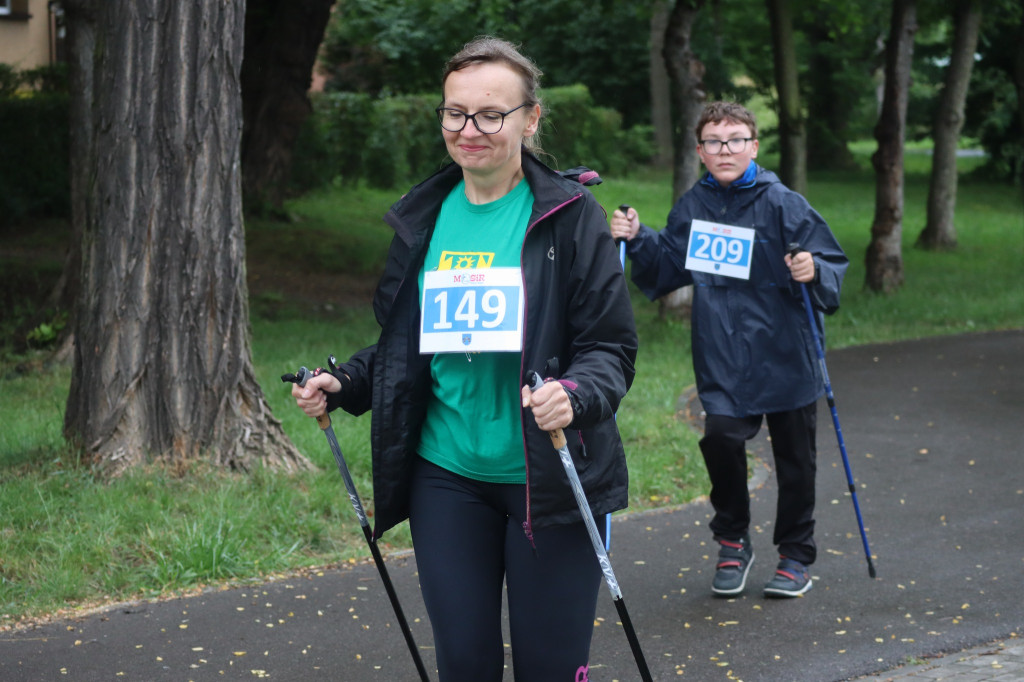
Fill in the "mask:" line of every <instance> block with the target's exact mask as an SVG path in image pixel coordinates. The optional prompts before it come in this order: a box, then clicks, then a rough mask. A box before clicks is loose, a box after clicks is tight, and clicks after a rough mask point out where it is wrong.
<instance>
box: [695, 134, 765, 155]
mask: <svg viewBox="0 0 1024 682" xmlns="http://www.w3.org/2000/svg"><path fill="white" fill-rule="evenodd" d="M753 139H754V138H752V137H734V138H732V139H731V140H724V141H723V140H701V141H700V146H701V148H702V149H703V150H704V151H705V152H707V153H708V154H711V155H712V156H714V155H716V154H721V153H722V147H725V148H726V149H728V150H729V152H730V153H731V154H740V153H742V152H743V151H744V150H745V149H746V148H747V143H748V142H750V141H751V140H753Z"/></svg>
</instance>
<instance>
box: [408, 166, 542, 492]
mask: <svg viewBox="0 0 1024 682" xmlns="http://www.w3.org/2000/svg"><path fill="white" fill-rule="evenodd" d="M532 209H533V192H532V191H531V190H530V186H529V184H528V183H527V182H526V181H525V180H521V181H520V182H519V184H518V185H516V187H515V189H513V190H512V191H511V192H509V193H508V194H506V195H505V196H504V197H502V198H501V199H498V200H497V201H492V202H490V203H487V204H471V203H470V202H469V200H468V199H467V198H466V190H465V184H464V183H461V182H460V183H459V185H458V186H457V187H456V188H455V189H454V190H452V192H451V194H449V195H448V197H447V198H446V199H445V200H444V203H443V204H442V205H441V212H440V214H439V215H438V217H437V225H436V227H435V229H434V235H433V237H432V238H431V240H430V247H429V248H428V250H427V257H426V260H425V261H424V266H423V267H424V271H426V270H431V271H433V270H462V269H467V268H491V267H495V268H508V267H513V268H518V267H520V254H521V252H522V246H523V240H524V238H525V237H526V228H527V226H528V224H529V220H530V212H531V210H532ZM419 286H420V295H421V297H422V292H423V271H421V272H420V275H419ZM520 364H521V353H513V352H487V353H465V352H462V353H437V354H436V355H434V357H433V359H432V360H431V363H430V372H431V379H432V384H433V393H432V395H431V397H430V403H429V405H428V406H427V416H426V421H425V423H424V424H423V431H422V434H421V436H420V443H419V454H420V456H421V457H423V458H424V459H427V460H428V461H430V462H433V463H434V464H437V465H438V466H440V467H443V468H445V469H447V470H449V471H453V472H455V473H457V474H459V475H462V476H466V477H467V478H472V479H474V480H478V481H486V482H489V483H525V482H526V463H525V460H524V456H523V434H522V413H521V409H522V407H521V400H520V394H519V391H520V386H519V372H520Z"/></svg>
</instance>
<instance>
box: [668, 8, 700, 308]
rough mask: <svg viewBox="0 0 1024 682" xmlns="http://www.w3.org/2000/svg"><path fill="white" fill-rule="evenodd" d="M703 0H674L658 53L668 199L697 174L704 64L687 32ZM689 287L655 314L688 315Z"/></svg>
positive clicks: (677, 292)
mask: <svg viewBox="0 0 1024 682" xmlns="http://www.w3.org/2000/svg"><path fill="white" fill-rule="evenodd" d="M703 5H704V0H676V2H675V5H674V6H673V8H672V11H671V13H670V14H669V15H668V23H667V24H666V26H665V40H664V44H663V46H662V55H663V58H664V60H665V70H666V72H667V73H668V76H669V81H670V84H671V85H670V92H671V100H672V118H673V121H674V122H675V127H674V131H673V135H672V202H673V203H675V201H676V200H678V199H679V197H681V196H682V195H683V194H684V193H685V192H686V190H688V189H690V187H692V186H693V184H694V183H695V182H697V178H698V177H699V176H700V157H699V156H697V139H696V137H695V136H694V132H693V129H694V127H695V126H696V125H697V120H698V119H699V118H700V112H701V110H702V109H703V106H704V100H705V98H706V97H707V93H706V92H705V90H704V64H703V63H701V62H700V60H698V59H697V57H696V55H694V54H693V50H692V49H691V44H690V35H691V33H692V31H693V22H694V20H695V19H696V18H697V12H698V11H700V8H701V7H703ZM692 301H693V287H682V288H680V289H676V290H675V291H673V292H670V293H668V294H666V295H664V296H662V297H661V298H660V299H658V314H659V315H661V316H662V317H666V316H669V315H673V316H678V317H689V316H690V309H691V304H692Z"/></svg>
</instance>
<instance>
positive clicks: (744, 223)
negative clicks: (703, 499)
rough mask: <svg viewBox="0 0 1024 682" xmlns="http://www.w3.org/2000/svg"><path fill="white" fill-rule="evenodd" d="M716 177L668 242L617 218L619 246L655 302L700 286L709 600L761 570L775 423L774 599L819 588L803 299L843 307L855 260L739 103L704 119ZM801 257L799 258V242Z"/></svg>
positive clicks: (693, 192)
mask: <svg viewBox="0 0 1024 682" xmlns="http://www.w3.org/2000/svg"><path fill="white" fill-rule="evenodd" d="M696 133H697V154H698V155H699V156H700V159H701V161H702V162H703V164H704V166H705V167H706V168H707V173H705V174H704V176H703V177H701V179H700V180H699V181H698V182H697V183H696V184H695V185H694V186H693V187H692V188H691V189H690V190H689V191H688V192H686V193H685V194H684V195H683V196H682V197H680V199H679V201H678V202H676V204H675V206H674V207H673V208H672V210H671V212H670V213H669V215H668V224H667V226H666V227H665V229H664V230H662V231H661V232H656V231H654V230H653V229H651V228H650V227H648V226H646V225H643V224H641V223H640V220H639V216H638V215H637V212H636V211H635V210H634V209H632V208H630V209H628V211H627V213H625V214H624V213H623V212H622V211H621V210H617V211H615V212H614V213H613V215H612V218H611V221H610V224H611V232H612V236H613V237H615V238H617V239H619V238H623V239H626V240H627V244H628V245H627V250H626V252H627V254H628V255H629V257H630V259H631V260H632V263H633V266H632V278H633V281H634V282H635V283H636V284H637V286H638V287H640V289H641V290H642V291H643V292H644V294H646V295H647V296H648V298H650V299H651V300H654V299H656V298H658V297H660V296H663V295H665V294H667V293H669V292H671V291H673V290H675V289H678V288H679V287H682V286H686V285H688V284H693V285H694V291H693V313H692V321H691V333H692V349H693V364H694V371H695V374H696V380H697V391H698V395H699V397H700V399H701V403H702V405H703V408H704V412H705V414H706V420H705V432H704V438H702V439H701V441H700V448H701V453H702V454H703V456H704V462H705V465H706V466H707V470H708V475H709V477H710V479H711V495H710V498H711V504H712V506H713V508H714V511H715V514H714V518H713V520H712V521H711V531H712V532H713V533H714V537H715V540H716V541H717V542H718V543H719V545H720V549H719V555H718V563H717V565H716V571H715V577H714V580H713V582H712V587H711V590H712V592H713V593H714V594H715V595H718V596H725V597H731V596H735V595H738V594H740V593H742V592H743V590H744V588H745V586H746V581H747V575H748V572H749V571H750V567H751V564H752V563H753V561H754V550H753V548H752V546H751V541H750V495H749V492H748V491H747V460H746V448H745V444H746V441H747V440H749V439H751V438H753V437H754V436H755V435H757V432H758V431H759V430H760V428H761V422H762V418H766V420H767V422H768V430H769V433H770V435H771V444H772V454H773V456H774V460H775V469H776V475H777V477H778V485H779V494H778V505H777V508H776V518H775V530H774V537H773V542H774V544H775V545H777V546H778V549H779V554H780V557H779V563H778V565H777V568H776V571H775V574H774V576H773V577H772V578H771V580H769V581H768V583H767V585H766V586H765V588H764V594H765V596H769V597H796V596H800V595H802V594H804V593H805V592H807V590H809V589H810V588H811V584H812V582H811V576H810V572H809V569H808V567H809V566H810V565H811V564H813V563H814V560H815V558H816V555H817V548H816V545H815V543H814V501H815V499H814V486H815V475H816V452H815V420H816V406H817V401H818V398H820V397H821V396H822V394H823V392H824V390H823V388H822V377H821V369H820V366H819V364H818V363H817V361H816V358H815V354H814V351H813V348H814V346H813V336H812V331H811V329H810V327H809V323H808V319H807V315H806V312H805V311H804V307H803V300H802V296H801V292H800V284H799V283H801V282H803V283H806V285H807V287H808V290H809V293H810V294H811V299H812V301H813V303H814V306H815V308H816V311H817V316H816V317H817V322H818V327H819V331H822V330H823V325H824V318H823V315H825V314H831V313H833V312H834V311H835V310H836V309H837V308H838V307H839V294H840V288H841V286H842V280H843V275H844V273H845V272H846V267H847V265H848V260H847V258H846V256H845V255H844V253H843V251H842V249H841V248H840V246H839V244H838V242H837V241H836V239H835V237H834V236H833V234H832V232H831V230H830V229H829V227H828V225H827V224H826V223H825V221H824V220H823V219H822V217H821V216H820V215H819V214H818V213H817V211H815V210H814V209H813V208H812V207H811V206H810V204H808V203H807V201H806V200H805V199H804V198H803V197H802V196H801V195H799V194H798V193H796V192H794V191H792V190H790V189H788V188H787V187H785V186H784V185H783V184H782V183H781V182H780V181H779V178H778V177H777V176H776V175H775V174H774V173H772V172H771V171H768V170H765V169H764V168H761V167H760V166H758V165H757V163H756V162H755V161H754V159H756V158H757V151H758V140H757V123H756V121H755V119H754V115H753V114H752V113H751V112H750V111H748V110H747V109H746V108H745V107H743V106H741V105H739V104H736V103H733V102H714V103H711V104H709V105H707V106H706V107H705V109H704V111H703V113H702V115H701V117H700V119H699V120H698V122H697V127H696ZM793 243H796V244H799V245H800V247H801V249H802V250H801V251H800V252H799V253H796V254H795V255H791V254H790V253H789V251H790V249H789V245H790V244H793Z"/></svg>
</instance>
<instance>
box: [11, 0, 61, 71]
mask: <svg viewBox="0 0 1024 682" xmlns="http://www.w3.org/2000/svg"><path fill="white" fill-rule="evenodd" d="M24 8H27V10H28V14H29V15H30V17H29V19H27V20H25V19H23V18H19V16H23V15H24ZM12 9H13V10H15V13H14V14H13V15H11V16H10V17H7V16H0V63H3V64H10V65H11V66H13V67H14V68H15V69H17V70H18V71H24V70H26V69H34V68H35V67H37V66H45V65H47V64H49V63H50V10H49V3H48V2H47V0H22V1H21V2H17V1H15V2H13V3H12Z"/></svg>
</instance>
